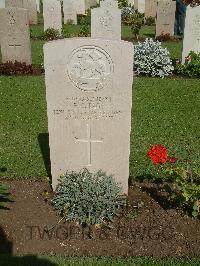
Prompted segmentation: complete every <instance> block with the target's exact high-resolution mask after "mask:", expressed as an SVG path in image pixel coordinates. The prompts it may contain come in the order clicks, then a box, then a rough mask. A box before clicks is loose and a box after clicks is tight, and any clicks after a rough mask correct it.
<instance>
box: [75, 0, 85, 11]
mask: <svg viewBox="0 0 200 266" xmlns="http://www.w3.org/2000/svg"><path fill="white" fill-rule="evenodd" d="M73 1H74V4H75V10H76V13H77V14H78V15H85V10H86V5H85V0H73Z"/></svg>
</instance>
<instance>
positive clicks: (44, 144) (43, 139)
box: [38, 133, 52, 182]
mask: <svg viewBox="0 0 200 266" xmlns="http://www.w3.org/2000/svg"><path fill="white" fill-rule="evenodd" d="M38 142H39V145H40V150H41V153H42V157H43V160H44V165H45V168H46V172H47V175H48V177H49V178H50V182H51V181H52V177H51V161H50V149H49V134H48V133H40V134H39V135H38Z"/></svg>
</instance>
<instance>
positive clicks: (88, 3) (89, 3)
mask: <svg viewBox="0 0 200 266" xmlns="http://www.w3.org/2000/svg"><path fill="white" fill-rule="evenodd" d="M98 4H99V1H98V0H85V8H86V10H87V9H89V8H91V7H95V6H96V5H98Z"/></svg>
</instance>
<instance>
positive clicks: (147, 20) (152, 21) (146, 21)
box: [145, 17, 155, 26]
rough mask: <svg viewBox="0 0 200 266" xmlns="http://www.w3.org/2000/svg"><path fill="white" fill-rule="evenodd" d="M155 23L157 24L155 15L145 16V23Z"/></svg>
mask: <svg viewBox="0 0 200 266" xmlns="http://www.w3.org/2000/svg"><path fill="white" fill-rule="evenodd" d="M154 24H155V18H154V17H147V18H145V25H148V26H153V25H154Z"/></svg>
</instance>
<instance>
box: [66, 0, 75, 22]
mask: <svg viewBox="0 0 200 266" xmlns="http://www.w3.org/2000/svg"><path fill="white" fill-rule="evenodd" d="M74 3H75V2H74V0H63V12H64V23H67V22H69V21H71V22H72V24H77V13H76V6H75V4H74Z"/></svg>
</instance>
